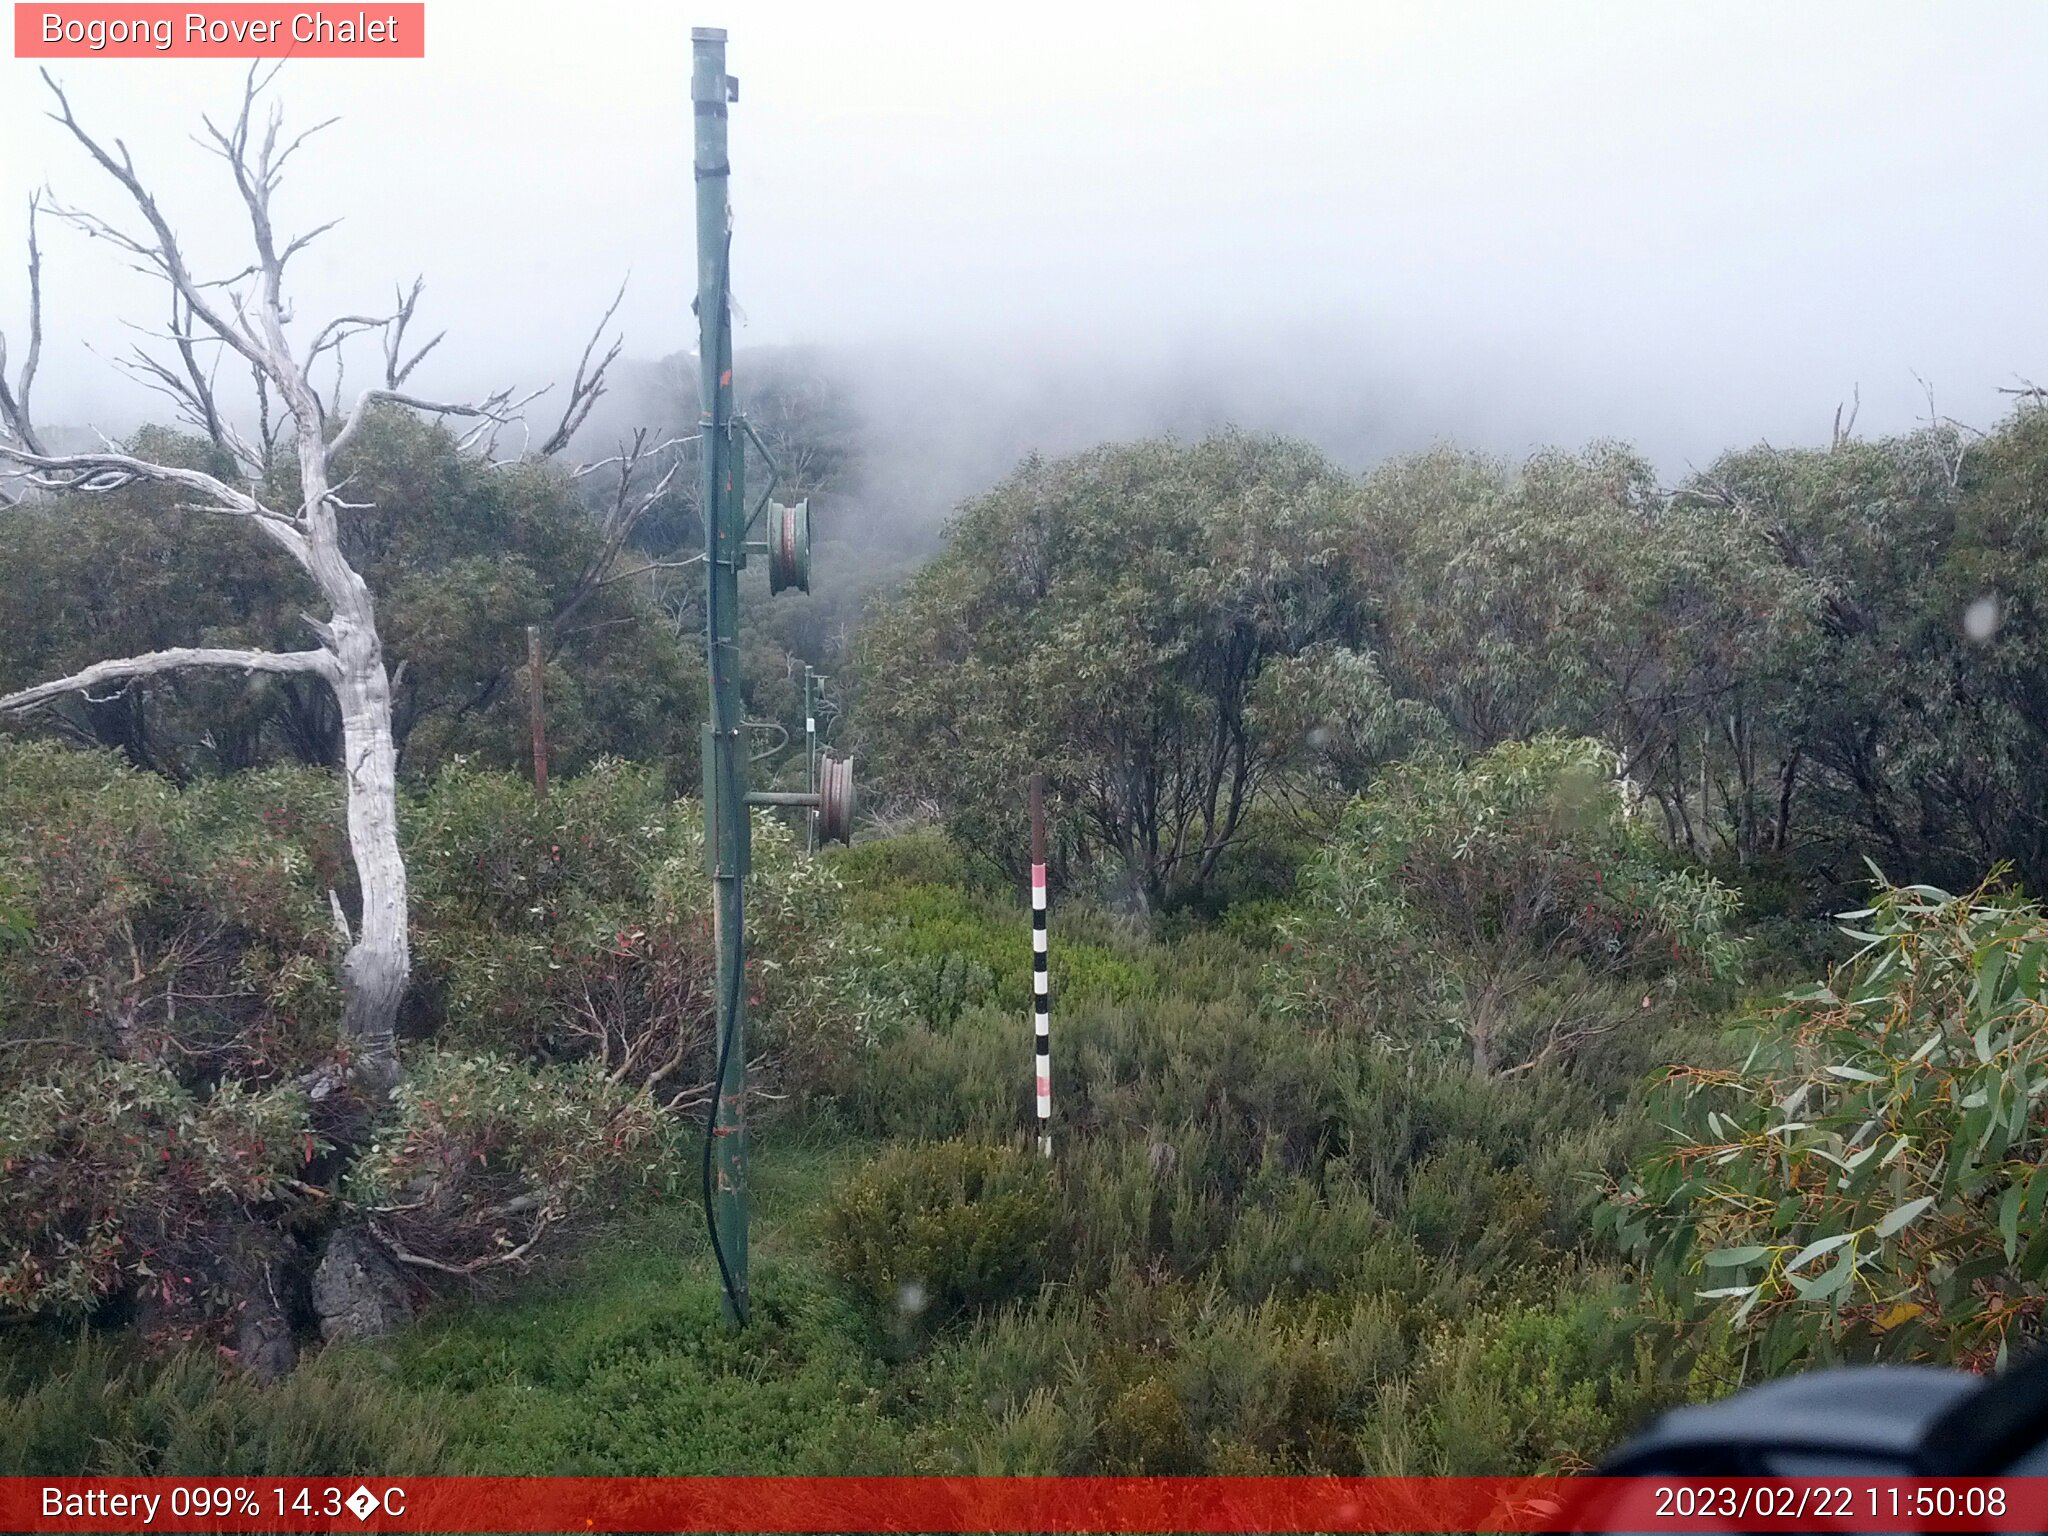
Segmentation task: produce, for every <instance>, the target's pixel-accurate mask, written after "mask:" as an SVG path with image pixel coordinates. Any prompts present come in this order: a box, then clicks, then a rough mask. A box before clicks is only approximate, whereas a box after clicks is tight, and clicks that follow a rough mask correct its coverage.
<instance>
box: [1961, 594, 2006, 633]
mask: <svg viewBox="0 0 2048 1536" xmlns="http://www.w3.org/2000/svg"><path fill="white" fill-rule="evenodd" d="M1998 620H1999V612H1998V599H1997V598H1996V597H1994V596H1991V595H1988V594H1987V595H1986V596H1983V597H1980V598H1978V599H1977V601H1975V602H1974V603H1972V604H1970V606H1969V607H1968V608H1965V609H1964V610H1963V633H1964V634H1966V635H1968V636H1969V637H1970V638H1971V639H1972V640H1974V641H1976V642H1977V643H1978V644H1979V645H1982V644H1984V642H1985V641H1987V640H1989V639H1990V638H1991V637H1992V636H1993V635H1995V634H1997V633H1998Z"/></svg>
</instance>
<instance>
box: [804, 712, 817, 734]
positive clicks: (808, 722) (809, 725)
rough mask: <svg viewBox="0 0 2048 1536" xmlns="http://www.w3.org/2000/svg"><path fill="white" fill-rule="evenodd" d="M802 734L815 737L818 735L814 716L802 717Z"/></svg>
mask: <svg viewBox="0 0 2048 1536" xmlns="http://www.w3.org/2000/svg"><path fill="white" fill-rule="evenodd" d="M804 734H805V735H807V736H815V735H817V734H818V721H817V717H816V716H814V715H805V716H804Z"/></svg>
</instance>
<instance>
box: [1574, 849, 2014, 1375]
mask: <svg viewBox="0 0 2048 1536" xmlns="http://www.w3.org/2000/svg"><path fill="white" fill-rule="evenodd" d="M1845 919H1846V920H1847V921H1848V922H1850V923H1853V924H1856V925H1859V926H1855V927H1851V928H1849V929H1847V930H1845V931H1847V932H1848V933H1849V935H1850V937H1851V938H1853V939H1856V940H1857V941H1859V942H1860V943H1861V944H1862V946H1863V947H1862V948H1861V950H1860V951H1858V952H1857V954H1856V955H1855V956H1854V957H1853V958H1852V959H1851V960H1850V961H1848V962H1847V963H1846V964H1844V965H1842V966H1840V967H1838V968H1837V969H1836V970H1835V972H1834V974H1833V975H1832V977H1831V978H1830V979H1829V981H1828V982H1827V983H1826V984H1825V985H1820V986H1810V987H1806V988H1803V989H1801V990H1800V991H1798V992H1795V993H1792V994H1790V995H1789V996H1788V998H1787V1000H1786V1005H1785V1006H1784V1007H1783V1008H1781V1009H1778V1010H1776V1011H1774V1012H1772V1013H1769V1014H1766V1015H1765V1016H1764V1017H1762V1018H1759V1019H1755V1020H1752V1021H1751V1027H1752V1029H1753V1047H1752V1049H1751V1050H1750V1053H1749V1056H1748V1059H1747V1060H1746V1061H1745V1062H1744V1063H1743V1064H1742V1065H1741V1066H1740V1067H1738V1068H1735V1069H1733V1070H1716V1069H1711V1068H1706V1067H1691V1066H1684V1067H1677V1068H1673V1069H1672V1070H1671V1071H1670V1072H1669V1073H1668V1074H1667V1077H1666V1080H1665V1084H1664V1087H1663V1089H1662V1091H1661V1100H1662V1102H1661V1104H1660V1106H1659V1107H1660V1109H1661V1110H1662V1113H1661V1114H1660V1115H1659V1119H1660V1121H1662V1123H1664V1124H1667V1125H1671V1126H1673V1127H1675V1128H1676V1135H1675V1137H1674V1138H1673V1139H1671V1140H1670V1141H1669V1142H1668V1143H1667V1144H1666V1145H1665V1146H1664V1147H1663V1148H1662V1149H1660V1150H1659V1151H1658V1152H1657V1153H1656V1154H1655V1155H1654V1156H1651V1157H1649V1158H1647V1159H1645V1160H1644V1162H1643V1163H1642V1165H1641V1167H1640V1168H1639V1170H1638V1173H1637V1176H1636V1177H1635V1178H1633V1179H1631V1180H1629V1181H1628V1182H1627V1183H1626V1184H1624V1185H1623V1187H1622V1188H1621V1189H1620V1191H1619V1192H1618V1199H1617V1203H1616V1205H1615V1207H1614V1208H1613V1210H1612V1211H1611V1212H1610V1213H1609V1220H1610V1221H1611V1222H1612V1223H1613V1224H1614V1226H1615V1228H1616V1229H1617V1230H1618V1232H1619V1234H1620V1236H1621V1238H1622V1240H1623V1241H1624V1242H1626V1243H1629V1244H1630V1245H1632V1246H1633V1247H1635V1248H1636V1249H1637V1250H1638V1251H1640V1252H1642V1253H1643V1254H1644V1256H1645V1257H1646V1258H1647V1259H1648V1260H1649V1261H1650V1262H1651V1264H1652V1265H1653V1267H1654V1272H1655V1273H1656V1275H1657V1276H1658V1278H1659V1279H1660V1280H1661V1282H1662V1283H1663V1284H1664V1285H1665V1286H1666V1287H1667V1289H1669V1290H1670V1291H1672V1292H1674V1293H1677V1294H1680V1295H1683V1294H1685V1293H1687V1292H1692V1293H1695V1294H1696V1298H1697V1299H1698V1300H1702V1301H1706V1302H1710V1303H1713V1304H1715V1305H1717V1306H1719V1307H1723V1308H1727V1309H1729V1310H1730V1312H1731V1314H1732V1315H1731V1322H1732V1323H1733V1324H1734V1325H1736V1326H1737V1327H1738V1328H1739V1327H1743V1326H1746V1327H1747V1328H1749V1329H1750V1330H1752V1331H1753V1332H1756V1333H1759V1334H1761V1343H1762V1346H1763V1347H1762V1355H1763V1358H1764V1362H1765V1365H1766V1367H1767V1368H1768V1369H1773V1370H1775V1369H1782V1368H1785V1367H1787V1366H1789V1365H1791V1364H1792V1363H1794V1362H1795V1361H1798V1360H1800V1359H1803V1358H1806V1357H1807V1356H1808V1354H1809V1352H1812V1351H1818V1352H1819V1353H1820V1354H1821V1355H1822V1356H1823V1357H1826V1356H1829V1355H1835V1354H1853V1355H1855V1356H1857V1357H1868V1356H1870V1355H1873V1354H1874V1355H1877V1356H1880V1357H1884V1358H1890V1359H1909V1360H1935V1361H1942V1362H1951V1361H1953V1362H1961V1363H1966V1364H1972V1365H1977V1366H1987V1365H1990V1364H1991V1363H1993V1362H1994V1361H1997V1360H1999V1359H2002V1358H2004V1357H2005V1356H2006V1355H2007V1353H2008V1352H2009V1351H2011V1350H2012V1349H2015V1348H2017V1347H2019V1346H2021V1345H2022V1344H2025V1343H2029V1342H2031V1341H2032V1340H2033V1339H2035V1338H2037V1337H2038V1336H2039V1335H2040V1333H2041V1331H2042V1322H2043V1318H2044V1315H2048V1222H2044V1221H2043V1220H2042V1219H2041V1218H2042V1214H2043V1211H2044V1208H2048V1171H2044V1163H2048V1142H2044V1138H2043V1134H2042V1128H2041V1119H2040V1113H2039V1095H2040V1091H2041V1082H2042V1070H2043V1067H2044V1065H2048V976H2044V974H2043V970H2044V960H2048V918H2044V916H2043V914H2042V911H2041V909H2040V908H2039V907H2038V906H2035V905H2033V904H2031V903H2027V902H2022V901H2020V900H2018V899H2017V898H2015V897H2013V896H2010V895H2005V894H2001V893H1999V892H1998V891H1997V890H1996V889H1995V887H1992V886H1987V887H1985V888H1982V889H1980V890H1978V891H1976V892H1973V893H1971V894H1969V895H1966V896H1952V895H1949V894H1948V893H1947V892H1944V891H1938V890H1935V889H1933V888H1932V887H1930V886H1924V885H1914V886H1905V887H1893V886H1889V885H1887V886H1883V887H1881V888H1880V890H1879V891H1878V894H1877V898H1876V900H1875V902H1874V903H1873V905H1872V906H1871V907H1870V908H1869V909H1867V910H1865V911H1861V912H1852V913H1848V914H1845Z"/></svg>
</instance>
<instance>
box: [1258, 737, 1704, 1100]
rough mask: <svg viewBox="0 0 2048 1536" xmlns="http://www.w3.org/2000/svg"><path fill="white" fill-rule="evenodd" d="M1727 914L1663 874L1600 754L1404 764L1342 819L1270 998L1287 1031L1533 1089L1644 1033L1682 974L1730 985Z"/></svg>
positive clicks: (1557, 741) (1658, 849)
mask: <svg viewBox="0 0 2048 1536" xmlns="http://www.w3.org/2000/svg"><path fill="white" fill-rule="evenodd" d="M1733 909H1734V898H1733V895H1732V893H1730V892H1729V891H1728V890H1727V889H1726V888H1725V887H1723V886H1721V885H1719V884H1717V883H1716V882H1715V881H1713V880H1712V879H1710V878H1708V877H1706V876H1703V875H1701V874H1699V873H1697V872H1695V871H1692V870H1688V869H1679V868H1676V867H1674V865H1673V863H1672V860H1671V859H1670V857H1669V855H1668V854H1667V852H1666V851H1665V849H1664V848H1663V845H1662V844H1661V842H1660V841H1659V840H1658V837H1657V835H1656V833H1655V832H1654V831H1653V829H1651V828H1650V827H1649V826H1648V825H1647V817H1646V816H1645V815H1644V814H1643V813H1642V811H1641V809H1640V807H1638V806H1637V805H1635V804H1634V803H1633V801H1632V799H1631V792H1630V788H1629V786H1628V785H1627V784H1625V783H1624V782H1622V781H1621V780H1619V779H1618V778H1617V777H1616V773H1615V765H1614V761H1613V756H1612V754H1611V753H1610V752H1608V750H1607V749H1606V748H1604V747H1602V746H1601V745H1600V744H1599V743H1598V742H1595V741H1590V740H1583V741H1582V740H1568V739H1562V738H1556V737H1545V738H1541V739H1538V740H1535V741H1526V742H1522V741H1517V742H1509V743H1506V744H1505V745H1502V746H1499V747H1495V748H1494V749H1493V750H1491V751H1489V752H1486V753H1484V754H1482V755H1480V756H1479V757H1477V758H1475V759H1473V760H1472V761H1471V762H1469V763H1464V762H1460V761H1458V760H1456V759H1455V758H1451V757H1447V756H1437V755H1431V756H1426V757H1420V758H1417V759H1414V760H1411V761H1409V762H1406V763H1402V764H1399V765H1397V766H1396V767H1394V768H1392V769H1389V770H1388V771H1387V772H1386V773H1385V774H1383V775H1382V776H1381V777H1380V779H1379V780H1378V781H1377V783H1376V784H1375V785H1374V787H1373V789H1372V791H1371V792H1370V793H1368V794H1365V795H1362V796H1360V797H1359V798H1358V799H1357V800H1356V801H1354V802H1353V803H1352V805H1351V808H1350V809H1349V810H1348V811H1347V812H1346V813H1345V817H1344V822H1343V826H1342V827H1341V828H1340V830H1339V832H1338V834H1337V836H1336V837H1335V838H1334V839H1333V840H1332V842H1331V844H1330V846H1329V847H1328V848H1327V849H1326V850H1325V852H1324V853H1323V855H1322V856H1321V857H1320V858H1318V859H1317V860H1316V862H1315V864H1314V865H1313V866H1311V867H1310V869H1309V870H1307V871H1306V872H1305V873H1304V875H1303V878H1302V889H1301V902H1300V910H1299V912H1298V913H1297V915H1295V916H1294V917H1292V918H1291V919H1289V921H1288V924H1287V928H1286V934H1285V939H1286V942H1285V943H1284V944H1283V946H1282V951H1283V960H1282V962H1281V963H1280V964H1278V965H1276V966H1275V967H1274V969H1273V980H1274V985H1275V988H1276V991H1277V992H1278V994H1279V998H1280V1002H1281V1007H1282V1010H1283V1011H1285V1012H1290V1013H1294V1014H1298V1015H1302V1016H1306V1017H1309V1018H1319V1019H1328V1020H1331V1021H1333V1022H1336V1023H1339V1024H1343V1025H1345V1026H1347V1027H1350V1028H1353V1029H1358V1030H1361V1031H1368V1032H1372V1033H1375V1034H1378V1035H1380V1036H1381V1037H1383V1038H1384V1039H1385V1040H1386V1041H1387V1042H1388V1043H1389V1044H1390V1045H1392V1046H1394V1047H1396V1048H1398V1049H1403V1050H1419V1051H1424V1052H1429V1051H1436V1052H1443V1053H1448V1054H1453V1055H1456V1056H1461V1057H1463V1058H1465V1059H1467V1060H1469V1061H1470V1062H1471V1064H1472V1066H1473V1068H1474V1069H1475V1070H1476V1071H1477V1072H1479V1073H1480V1074H1481V1075H1489V1074H1493V1073H1512V1072H1521V1071H1528V1070H1531V1069H1533V1068H1535V1067H1537V1066H1540V1065H1544V1064H1548V1063H1552V1062H1558V1063H1568V1062H1570V1061H1571V1060H1573V1059H1574V1058H1576V1057H1578V1056H1580V1055H1582V1054H1583V1053H1584V1052H1585V1050H1586V1048H1587V1046H1588V1044H1589V1043H1590V1042H1595V1041H1599V1040H1602V1039H1604V1038H1605V1037H1606V1036H1608V1035H1611V1034H1614V1033H1616V1032H1626V1031H1632V1030H1637V1029H1640V1027H1641V1025H1642V1023H1643V1022H1644V1015H1645V1013H1648V1012H1649V1011H1650V1010H1651V1004H1652V1002H1653V999H1654V997H1655V996H1656V995H1657V994H1658V993H1660V992H1662V993H1666V994H1668V993H1669V992H1671V991H1672V990H1674V989H1675V988H1676V986H1677V983H1678V980H1679V977H1680V976H1681V975H1682V974H1683V973H1685V972H1686V971H1689V970H1692V971H1699V972H1703V973H1706V974H1709V975H1719V974H1722V973H1724V972H1726V971H1728V970H1729V969H1731V968H1732V966H1733V963H1734V959H1735V954H1736V944H1735V941H1734V940H1732V939H1731V938H1729V937H1728V935H1727V934H1726V932H1725V928H1726V923H1727V919H1728V918H1729V916H1730V915H1731V914H1732V912H1733ZM1637 997H1640V998H1641V1000H1642V1001H1641V1003H1640V1005H1638V1004H1637V1003H1636V1001H1635V999H1636V998H1637Z"/></svg>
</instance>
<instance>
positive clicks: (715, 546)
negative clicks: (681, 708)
mask: <svg viewBox="0 0 2048 1536" xmlns="http://www.w3.org/2000/svg"><path fill="white" fill-rule="evenodd" d="M690 51H691V56H692V57H691V71H690V102H691V105H692V107H693V108H694V109H695V115H696V126H697V135H696V137H697V153H696V180H697V357H698V362H699V386H698V399H699V400H700V401H701V402H702V411H701V415H700V418H699V422H700V430H701V431H702V434H703V436H702V439H701V441H702V443H703V461H704V469H703V480H702V494H701V499H700V505H701V506H702V507H703V510H704V643H705V651H706V655H707V659H708V661H709V663H710V667H709V670H710V674H711V723H710V726H709V729H708V730H707V731H706V733H705V742H704V756H705V761H704V783H705V795H704V816H705V827H704V834H705V846H706V848H707V849H708V850H709V851H710V852H711V855H712V859H713V864H712V877H713V881H714V883H715V886H716V900H717V904H716V907H715V908H714V924H715V935H716V942H717V945H718V1095H717V1100H716V1102H715V1104H714V1106H713V1110H712V1130H711V1138H710V1144H709V1146H708V1147H707V1149H706V1154H705V1184H706V1188H705V1214H706V1217H707V1219H708V1220H709V1222H710V1225H711V1240H712V1246H713V1248H714V1250H715V1254H716V1258H717V1262H718V1266H719V1273H720V1279H721V1282H722V1284H723V1285H724V1288H725V1315H726V1318H727V1320H728V1321H729V1322H731V1323H733V1324H734V1325H736V1326H737V1325H743V1324H744V1323H745V1322H746V1320H747V1143H746V1088H747V1045H746V1034H747V990H746V938H745V932H744V927H743V924H744V912H745V877H746V866H747V851H748V850H747V841H748V839H747V831H748V827H747V816H748V814H749V813H748V811H747V801H746V793H747V786H746V757H745V755H744V754H743V753H742V752H741V751H740V721H741V710H740V667H739V599H740V582H739V567H740V560H741V557H742V552H743V546H744V543H745V538H746V525H745V519H746V514H745V511H744V509H743V507H742V506H741V494H740V480H739V475H740V466H739V458H740V443H739V439H738V436H737V435H736V434H735V432H734V430H733V421H732V415H733V412H732V306H731V300H730V297H729V290H730V280H729V274H728V272H727V262H728V257H729V255H730V251H731V228H732V220H731V208H730V205H729V203H728V201H727V196H726V193H727V179H728V177H729V176H730V174H731V168H730V167H729V166H728V165H727V164H726V158H725V156H726V144H725V107H726V102H727V101H728V100H729V99H730V97H731V95H732V93H733V84H734V82H732V81H731V80H730V79H729V78H728V77H727V75H726V73H725V31H724V29H723V28H721V27H696V28H693V29H692V30H691V32H690Z"/></svg>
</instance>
